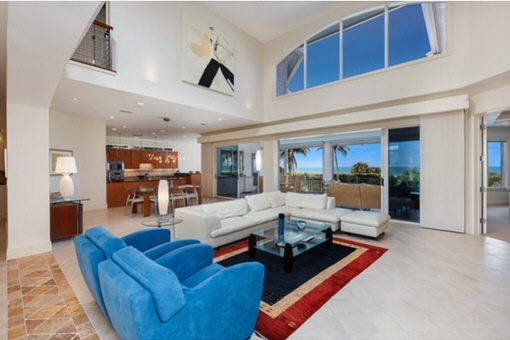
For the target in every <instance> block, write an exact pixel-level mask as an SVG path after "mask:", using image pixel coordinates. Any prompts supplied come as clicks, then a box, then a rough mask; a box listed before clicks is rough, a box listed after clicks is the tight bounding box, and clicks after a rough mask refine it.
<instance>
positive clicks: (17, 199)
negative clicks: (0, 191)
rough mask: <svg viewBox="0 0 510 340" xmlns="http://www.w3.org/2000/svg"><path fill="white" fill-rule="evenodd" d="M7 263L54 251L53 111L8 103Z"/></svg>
mask: <svg viewBox="0 0 510 340" xmlns="http://www.w3.org/2000/svg"><path fill="white" fill-rule="evenodd" d="M7 131H8V134H7V146H8V149H7V157H8V158H7V171H8V174H9V178H8V182H9V190H8V193H7V201H8V207H7V212H8V216H9V220H8V242H7V260H9V259H14V258H18V257H23V256H28V255H33V254H38V253H44V252H48V251H51V242H50V206H49V204H50V195H49V192H50V185H49V181H48V175H49V151H48V150H49V111H48V110H47V109H42V108H35V107H29V106H24V105H16V104H9V103H7Z"/></svg>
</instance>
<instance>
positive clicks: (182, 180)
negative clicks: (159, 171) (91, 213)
mask: <svg viewBox="0 0 510 340" xmlns="http://www.w3.org/2000/svg"><path fill="white" fill-rule="evenodd" d="M160 179H166V180H168V181H171V183H169V184H171V185H173V186H174V187H176V186H181V185H186V184H191V185H195V186H199V185H201V182H202V181H201V175H200V174H189V173H177V174H175V175H174V176H149V177H146V178H138V177H127V178H125V179H124V180H122V181H111V182H107V183H106V203H107V204H108V208H114V207H124V206H125V205H126V198H127V191H128V190H130V189H139V188H153V189H154V190H156V191H157V189H158V183H159V180H160ZM200 203H201V202H200Z"/></svg>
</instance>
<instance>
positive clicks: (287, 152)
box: [280, 148, 309, 175]
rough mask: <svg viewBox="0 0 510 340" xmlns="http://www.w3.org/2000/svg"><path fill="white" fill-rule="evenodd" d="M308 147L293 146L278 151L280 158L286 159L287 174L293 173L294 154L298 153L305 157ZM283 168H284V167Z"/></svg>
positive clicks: (294, 165) (295, 165) (294, 164)
mask: <svg viewBox="0 0 510 340" xmlns="http://www.w3.org/2000/svg"><path fill="white" fill-rule="evenodd" d="M308 150H309V148H294V149H284V150H282V151H281V152H280V159H283V160H285V159H287V173H288V174H289V175H293V174H294V169H295V168H296V167H297V165H298V164H297V160H296V154H300V155H303V156H305V157H306V154H307V153H308ZM284 170H285V169H284Z"/></svg>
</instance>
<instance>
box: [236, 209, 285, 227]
mask: <svg viewBox="0 0 510 340" xmlns="http://www.w3.org/2000/svg"><path fill="white" fill-rule="evenodd" d="M279 213H280V212H279V211H277V210H275V209H266V210H261V211H250V212H249V213H247V214H246V215H244V216H243V217H244V218H249V219H252V220H254V221H255V223H256V224H262V223H266V222H269V221H275V224H276V220H277V219H278V214H279Z"/></svg>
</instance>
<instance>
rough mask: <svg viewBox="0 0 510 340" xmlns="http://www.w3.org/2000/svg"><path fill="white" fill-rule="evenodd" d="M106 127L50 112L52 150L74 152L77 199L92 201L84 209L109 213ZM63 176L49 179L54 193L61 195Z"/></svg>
mask: <svg viewBox="0 0 510 340" xmlns="http://www.w3.org/2000/svg"><path fill="white" fill-rule="evenodd" d="M105 129H106V128H105V123H104V122H100V121H93V120H88V119H80V118H76V117H72V116H70V115H66V114H63V113H60V112H56V111H50V148H51V149H62V150H72V151H73V156H74V157H75V159H76V167H77V168H78V173H76V174H73V175H72V179H73V182H74V195H73V197H80V198H88V199H90V201H85V202H83V209H84V210H85V211H87V210H95V209H105V208H106V207H107V205H106V152H105V143H106V141H105V139H106V138H105V133H106V132H105ZM60 178H61V176H49V179H50V191H52V192H53V191H59V183H60Z"/></svg>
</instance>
